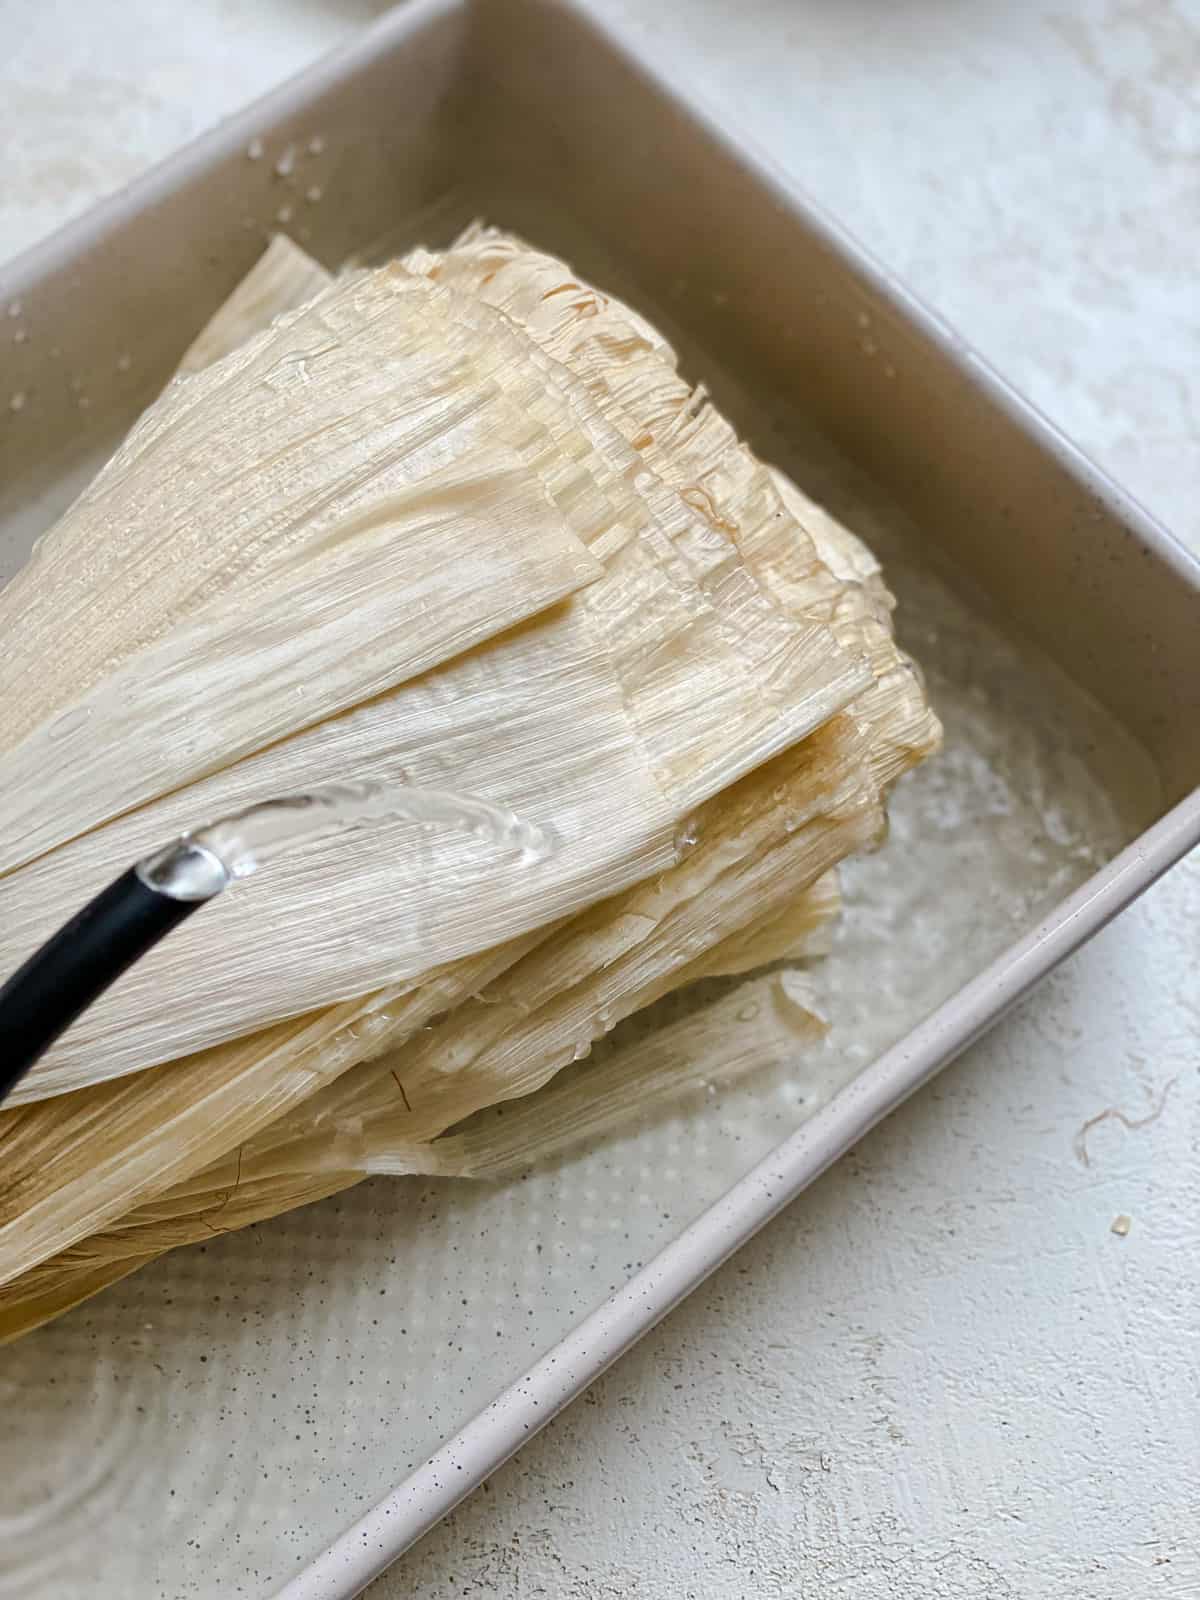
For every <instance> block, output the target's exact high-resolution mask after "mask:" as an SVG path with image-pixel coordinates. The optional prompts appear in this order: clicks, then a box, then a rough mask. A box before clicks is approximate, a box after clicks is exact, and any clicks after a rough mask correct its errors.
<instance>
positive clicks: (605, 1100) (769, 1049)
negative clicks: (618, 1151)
mask: <svg viewBox="0 0 1200 1600" xmlns="http://www.w3.org/2000/svg"><path fill="white" fill-rule="evenodd" d="M823 1031H824V1024H823V1023H822V1021H821V1020H820V1018H819V1017H818V1016H817V1014H816V1013H815V1011H814V1009H813V1008H812V1002H811V999H810V996H809V992H808V989H807V987H806V985H805V983H804V981H803V980H802V979H801V978H799V977H798V976H797V975H796V974H794V973H783V974H780V975H776V976H772V977H767V978H762V979H758V980H755V981H752V982H751V983H750V984H748V985H746V986H744V987H743V988H741V989H739V990H738V992H737V993H736V994H735V995H731V996H727V997H725V998H723V999H720V1000H717V1001H715V1002H713V1003H712V1004H711V1005H708V1006H706V1007H705V1008H704V1009H703V1010H701V1011H699V1012H698V1013H696V1014H694V1015H692V1016H689V1017H686V1018H683V1019H682V1020H680V1021H678V1022H675V1023H672V1024H668V1025H666V1026H664V1027H662V1028H659V1029H657V1030H656V1031H655V1032H653V1033H652V1034H650V1035H649V1036H648V1037H645V1038H643V1039H640V1040H638V1041H636V1042H633V1043H630V1044H627V1045H625V1046H623V1047H622V1048H621V1049H619V1050H617V1051H616V1052H614V1053H613V1054H611V1055H610V1056H609V1057H608V1058H607V1059H606V1060H604V1061H603V1062H601V1063H599V1064H597V1065H594V1066H593V1065H591V1064H589V1065H588V1067H587V1068H586V1069H584V1070H581V1071H580V1072H579V1073H577V1074H576V1075H574V1076H573V1077H571V1078H570V1079H569V1081H563V1080H559V1081H557V1082H555V1083H554V1084H552V1085H550V1086H549V1087H548V1088H546V1089H544V1090H542V1091H541V1092H540V1093H538V1094H536V1095H533V1096H531V1097H529V1098H528V1099H526V1100H524V1101H522V1102H521V1105H520V1107H519V1108H518V1109H517V1110H516V1111H515V1112H510V1113H509V1114H508V1115H507V1116H506V1117H505V1118H504V1119H503V1120H498V1119H493V1118H487V1119H475V1120H473V1121H472V1122H470V1123H467V1124H466V1125H465V1126H463V1127H462V1128H461V1129H459V1130H456V1131H455V1132H453V1133H451V1134H449V1135H447V1136H446V1137H444V1138H439V1139H436V1140H431V1141H425V1142H417V1141H414V1140H413V1139H412V1138H411V1134H410V1131H409V1130H408V1129H407V1128H405V1127H404V1126H403V1123H402V1122H400V1123H393V1122H391V1121H389V1119H388V1118H387V1117H386V1116H384V1115H380V1116H377V1117H375V1118H373V1119H363V1120H360V1121H359V1122H357V1123H355V1124H343V1125H341V1126H339V1127H337V1128H335V1129H332V1130H331V1131H330V1133H329V1134H327V1135H325V1136H323V1137H319V1138H317V1139H310V1140H308V1141H307V1142H303V1141H299V1142H296V1143H293V1144H289V1145H285V1146H280V1147H276V1148H275V1150H274V1151H273V1152H272V1153H271V1155H270V1157H267V1156H262V1157H260V1158H259V1159H258V1161H257V1163H256V1164H255V1163H254V1161H253V1158H252V1157H251V1156H250V1155H249V1153H247V1154H245V1155H239V1156H237V1157H236V1158H234V1160H233V1161H232V1162H231V1163H226V1164H225V1165H224V1167H223V1168H221V1169H219V1170H213V1171H211V1172H210V1173H209V1174H206V1176H205V1178H204V1179H203V1180H199V1181H197V1183H195V1184H194V1185H192V1186H191V1187H190V1188H186V1187H185V1188H183V1189H181V1190H180V1191H177V1192H176V1193H175V1194H173V1195H170V1196H164V1197H163V1198H162V1199H161V1200H160V1201H158V1202H157V1203H154V1204H150V1205H147V1206H145V1207H143V1208H142V1209H141V1210H140V1211H138V1212H135V1213H133V1214H132V1215H130V1216H129V1217H128V1218H127V1219H126V1220H125V1222H124V1223H123V1224H122V1226H121V1227H120V1228H119V1229H116V1230H113V1231H111V1232H109V1233H105V1234H98V1235H96V1236H95V1237H93V1238H92V1239H90V1240H88V1242H87V1243H86V1244H84V1245H78V1246H76V1247H75V1248H74V1249H72V1250H69V1251H65V1252H64V1253H63V1254H62V1255H61V1256H60V1257H57V1258H56V1259H55V1260H54V1261H53V1262H50V1263H48V1264H47V1265H46V1266H44V1267H42V1268H40V1269H36V1270H34V1271H32V1272H29V1273H27V1274H26V1275H25V1276H24V1277H23V1278H21V1279H19V1280H18V1281H17V1282H16V1283H14V1284H11V1285H9V1286H8V1287H7V1288H4V1289H0V1341H3V1340H6V1339H12V1338H15V1337H17V1336H18V1335H19V1334H21V1333H27V1332H29V1331H30V1330H31V1329H32V1328H35V1327H37V1326H38V1325H39V1324H40V1323H42V1322H45V1321H48V1320H49V1319H50V1318H51V1317H54V1316H58V1315H60V1314H61V1313H62V1312H63V1311H66V1310H68V1309H69V1308H70V1307H71V1306H73V1305H77V1304H78V1303H79V1302H80V1301H81V1300H85V1299H87V1298H88V1297H89V1296H90V1295H93V1294H95V1293H97V1292H98V1291H99V1290H100V1289H102V1288H106V1287H107V1286H108V1285H109V1284H111V1283H114V1282H116V1281H117V1280H118V1279H120V1278H122V1277H125V1276H126V1275H127V1274H128V1273H130V1272H133V1271H135V1270H136V1269H137V1268H138V1267H141V1266H144V1265H146V1264H147V1262H149V1261H151V1260H153V1259H154V1258H155V1257H156V1256H158V1255H160V1254H162V1253H163V1251H165V1250H167V1249H171V1248H177V1247H178V1246H179V1245H181V1244H188V1243H193V1242H195V1241H197V1240H203V1239H208V1238H212V1237H214V1236H216V1235H219V1234H221V1233H223V1232H227V1231H229V1230H231V1229H233V1228H239V1227H245V1226H247V1225H248V1224H249V1223H251V1222H255V1221H258V1220H260V1219H261V1218H263V1217H267V1216H273V1215H276V1214H277V1213H278V1212H280V1211H284V1210H287V1209H289V1208H290V1207H293V1206H296V1205H301V1204H307V1203H310V1202H312V1201H313V1200H317V1199H321V1198H324V1196H325V1195H327V1194H332V1193H335V1192H336V1191H337V1190H339V1189H343V1188H345V1187H347V1186H348V1185H349V1184H351V1183H354V1182H357V1181H358V1180H359V1179H361V1178H362V1177H365V1176H369V1175H371V1174H372V1173H387V1174H392V1175H404V1176H419V1175H426V1176H438V1177H469V1178H475V1179H490V1180H496V1179H502V1178H504V1177H507V1176H510V1175H512V1174H515V1173H518V1172H521V1171H522V1170H524V1169H525V1168H527V1167H529V1166H531V1165H532V1164H533V1163H535V1162H539V1161H544V1160H546V1159H548V1158H551V1157H555V1156H558V1155H561V1154H562V1153H563V1152H565V1151H569V1150H570V1149H572V1148H573V1147H575V1146H577V1145H579V1144H581V1143H583V1142H585V1141H588V1140H591V1139H595V1138H598V1137H603V1136H605V1135H608V1134H611V1133H615V1132H619V1131H621V1130H622V1129H623V1128H626V1127H628V1126H630V1125H631V1124H632V1123H633V1122H634V1121H635V1119H636V1120H640V1119H642V1118H644V1117H646V1116H647V1115H648V1114H651V1113H653V1112H654V1111H655V1110H656V1109H658V1108H660V1107H666V1106H671V1105H674V1104H677V1103H678V1102H679V1101H680V1100H681V1099H682V1098H683V1097H684V1096H685V1095H686V1094H687V1093H688V1091H689V1090H693V1089H695V1088H696V1087H697V1086H700V1085H705V1086H707V1087H709V1088H715V1087H719V1086H722V1085H725V1084H730V1083H734V1082H737V1081H738V1080H739V1079H741V1078H744V1077H746V1076H748V1075H751V1074H753V1073H756V1072H761V1071H762V1070H763V1069H764V1068H766V1067H769V1066H772V1065H779V1064H782V1063H783V1062H785V1061H787V1060H789V1059H791V1058H794V1055H795V1052H796V1051H797V1050H803V1049H806V1048H808V1047H810V1046H811V1045H812V1044H814V1043H815V1042H816V1041H817V1040H818V1039H819V1038H820V1036H821V1034H822V1032H823Z"/></svg>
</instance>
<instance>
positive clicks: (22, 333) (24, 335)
mask: <svg viewBox="0 0 1200 1600" xmlns="http://www.w3.org/2000/svg"><path fill="white" fill-rule="evenodd" d="M28 338H29V334H28V332H27V331H26V330H25V329H24V328H18V329H17V331H16V333H14V334H13V343H14V344H24V343H25V342H26V341H27V340H28Z"/></svg>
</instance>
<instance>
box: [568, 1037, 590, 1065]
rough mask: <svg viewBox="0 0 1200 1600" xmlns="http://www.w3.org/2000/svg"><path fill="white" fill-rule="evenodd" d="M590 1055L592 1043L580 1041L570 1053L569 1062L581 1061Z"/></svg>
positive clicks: (585, 1040) (587, 1040)
mask: <svg viewBox="0 0 1200 1600" xmlns="http://www.w3.org/2000/svg"><path fill="white" fill-rule="evenodd" d="M591 1053H592V1041H591V1040H590V1039H580V1041H579V1043H578V1044H577V1045H576V1046H575V1048H574V1050H573V1051H572V1052H571V1060H572V1061H582V1060H583V1058H584V1057H585V1056H590V1055H591Z"/></svg>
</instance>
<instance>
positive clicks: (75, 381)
mask: <svg viewBox="0 0 1200 1600" xmlns="http://www.w3.org/2000/svg"><path fill="white" fill-rule="evenodd" d="M70 387H71V393H72V394H78V393H79V391H80V390H81V389H82V388H83V379H82V378H72V379H71V385H70Z"/></svg>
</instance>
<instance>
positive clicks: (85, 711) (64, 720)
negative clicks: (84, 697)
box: [47, 706, 92, 739]
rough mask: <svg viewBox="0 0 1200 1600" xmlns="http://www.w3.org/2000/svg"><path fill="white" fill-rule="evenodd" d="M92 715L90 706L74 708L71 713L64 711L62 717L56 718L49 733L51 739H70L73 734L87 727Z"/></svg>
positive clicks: (48, 730)
mask: <svg viewBox="0 0 1200 1600" xmlns="http://www.w3.org/2000/svg"><path fill="white" fill-rule="evenodd" d="M91 715H92V711H91V707H90V706H73V707H72V708H71V710H70V711H64V712H63V713H62V715H61V716H59V717H55V719H54V721H53V722H52V723H51V724H50V726H49V728H48V729H47V733H48V735H49V737H50V738H51V739H68V738H70V736H71V734H73V733H78V732H79V731H80V729H81V728H86V727H87V725H88V722H89V721H90V720H91Z"/></svg>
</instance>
